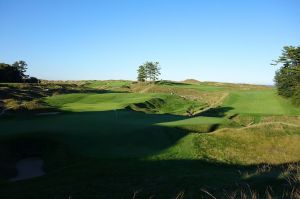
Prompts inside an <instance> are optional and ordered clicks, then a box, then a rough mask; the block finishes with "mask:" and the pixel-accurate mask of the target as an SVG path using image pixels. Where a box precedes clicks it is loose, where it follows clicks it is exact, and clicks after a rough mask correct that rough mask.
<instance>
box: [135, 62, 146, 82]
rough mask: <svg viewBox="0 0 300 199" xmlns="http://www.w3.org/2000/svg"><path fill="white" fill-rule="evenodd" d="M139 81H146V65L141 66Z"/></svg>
mask: <svg viewBox="0 0 300 199" xmlns="http://www.w3.org/2000/svg"><path fill="white" fill-rule="evenodd" d="M137 79H138V81H139V82H144V81H146V79H147V73H146V68H145V66H144V65H141V66H139V69H138V77H137Z"/></svg>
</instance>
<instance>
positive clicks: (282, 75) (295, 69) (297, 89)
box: [272, 46, 300, 106]
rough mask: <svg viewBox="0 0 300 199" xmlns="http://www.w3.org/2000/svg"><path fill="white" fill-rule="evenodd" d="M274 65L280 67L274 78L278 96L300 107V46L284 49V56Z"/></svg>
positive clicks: (275, 61)
mask: <svg viewBox="0 0 300 199" xmlns="http://www.w3.org/2000/svg"><path fill="white" fill-rule="evenodd" d="M272 65H280V68H279V69H278V70H277V71H276V74H275V78H274V81H275V84H276V88H277V91H278V94H279V95H282V96H284V97H287V98H291V99H292V101H293V103H294V104H296V105H298V106H300V46H298V47H295V46H285V47H283V50H282V55H281V56H279V58H278V59H277V60H274V62H273V63H272Z"/></svg>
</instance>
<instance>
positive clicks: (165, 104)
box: [127, 94, 206, 115]
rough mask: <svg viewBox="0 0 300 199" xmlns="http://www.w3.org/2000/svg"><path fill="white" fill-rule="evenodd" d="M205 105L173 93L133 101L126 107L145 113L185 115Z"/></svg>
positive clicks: (195, 111) (197, 110)
mask: <svg viewBox="0 0 300 199" xmlns="http://www.w3.org/2000/svg"><path fill="white" fill-rule="evenodd" d="M204 107H206V106H205V104H204V103H201V102H199V101H191V100H187V99H185V98H182V97H179V96H175V95H162V94H161V95H160V98H152V99H150V100H147V101H145V102H141V103H134V104H130V105H129V106H127V108H128V109H131V110H134V111H142V112H145V113H160V114H166V113H167V114H176V115H187V114H188V111H189V110H191V109H193V110H191V111H193V112H194V113H197V112H199V111H200V110H202V109H203V108H204Z"/></svg>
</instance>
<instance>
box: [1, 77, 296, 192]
mask: <svg viewBox="0 0 300 199" xmlns="http://www.w3.org/2000/svg"><path fill="white" fill-rule="evenodd" d="M86 86H87V88H86V89H90V88H92V89H100V90H101V89H105V92H98V91H97V92H95V91H94V90H93V92H91V91H90V92H78V93H73V94H61V95H55V96H50V97H45V98H42V101H43V102H44V103H46V104H48V106H50V107H51V108H52V109H53V110H52V111H53V112H59V113H58V114H54V115H38V114H36V113H26V112H25V113H24V112H22V113H12V114H8V115H6V116H5V117H2V118H1V119H0V125H1V135H0V136H1V150H2V151H5V153H3V152H2V153H0V158H1V165H0V166H1V170H2V171H0V173H1V175H0V177H1V183H2V185H1V186H2V188H1V189H0V196H1V195H2V196H3V198H22V197H24V196H26V197H27V198H41V197H42V198H67V197H68V196H70V195H71V196H72V198H96V197H100V198H114V197H115V198H122V197H125V198H132V195H133V193H134V192H135V191H138V190H140V193H139V195H140V197H142V198H149V197H150V196H151V195H155V196H156V197H157V198H166V197H168V198H170V197H175V196H176V195H177V194H178V193H180V191H184V192H185V193H186V196H187V197H188V198H194V197H200V195H201V194H202V193H203V192H201V191H200V188H206V189H207V190H209V191H210V192H212V193H214V194H216V195H218V194H222V190H223V189H224V188H226V189H227V190H235V189H237V188H239V187H240V185H241V184H245V183H247V184H249V185H250V186H251V187H253V188H255V189H257V190H259V191H262V192H264V190H265V188H266V187H267V186H272V187H277V188H278V189H277V191H280V190H281V188H282V187H283V184H284V182H285V180H284V178H285V177H286V175H287V173H286V172H285V170H283V168H285V167H286V166H285V165H286V164H288V163H292V162H299V161H300V145H299V144H298V143H299V142H300V130H299V129H300V108H297V107H295V106H293V105H292V104H291V103H290V102H289V101H287V100H286V99H283V98H281V97H279V96H277V95H276V93H275V91H274V90H273V89H272V88H268V87H264V86H254V85H234V84H220V83H175V82H174V83H173V82H159V83H157V84H155V85H138V84H134V83H132V82H129V81H107V82H97V81H92V82H88V83H86ZM83 91H84V90H83ZM191 107H192V109H194V116H192V117H190V116H188V114H187V110H188V109H189V108H191ZM37 143H43V144H37ZM29 145H30V146H31V147H32V146H34V147H32V148H34V149H35V150H36V151H35V152H33V151H34V150H33V149H30V146H29ZM35 145H36V146H35ZM32 154H35V155H38V156H41V157H42V158H43V159H44V161H45V165H44V169H45V171H46V173H47V174H46V175H45V176H43V177H39V178H35V179H31V180H25V181H20V182H14V183H10V182H7V179H8V178H9V177H11V176H14V175H15V170H14V167H13V165H14V164H15V162H16V161H17V160H18V159H20V158H23V157H26V156H30V155H32ZM260 164H263V165H270V169H267V170H257V166H258V165H260ZM32 190H35V191H32ZM1 198H2V197H1Z"/></svg>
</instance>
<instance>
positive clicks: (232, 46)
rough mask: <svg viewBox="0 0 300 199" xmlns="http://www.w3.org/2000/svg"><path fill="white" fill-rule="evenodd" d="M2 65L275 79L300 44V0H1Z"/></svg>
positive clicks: (111, 74)
mask: <svg viewBox="0 0 300 199" xmlns="http://www.w3.org/2000/svg"><path fill="white" fill-rule="evenodd" d="M0 10H1V11H0V25H1V31H0V62H5V63H10V64H11V63H13V62H14V61H16V60H25V61H26V62H27V63H28V66H29V69H28V74H30V75H32V76H36V77H38V78H42V79H49V80H83V79H91V80H92V79H93V80H94V79H95V80H104V79H128V80H134V79H136V76H137V73H136V70H137V67H138V66H139V65H141V64H143V63H144V62H145V61H159V62H160V65H161V68H162V71H161V72H162V75H161V78H162V79H166V80H184V79H189V78H194V79H198V80H202V81H219V82H239V83H255V84H272V83H273V77H274V73H275V70H276V69H277V68H278V67H272V66H270V63H271V62H272V60H274V59H276V58H277V57H278V56H279V55H280V54H281V49H282V47H283V46H285V45H294V46H298V45H300V44H299V39H300V25H299V22H300V1H299V0H251V1H238V0H236V1H235V0H227V1H224V0H210V1H200V0H85V1H84V0H81V1H79V0H73V1H71V0H43V1H39V0H19V1H18V0H0Z"/></svg>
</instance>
